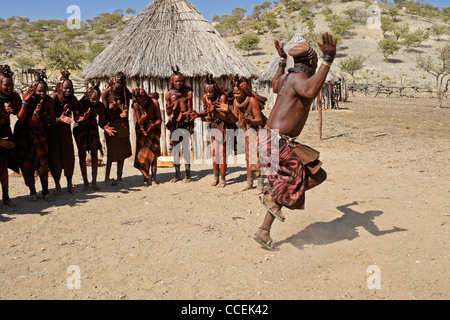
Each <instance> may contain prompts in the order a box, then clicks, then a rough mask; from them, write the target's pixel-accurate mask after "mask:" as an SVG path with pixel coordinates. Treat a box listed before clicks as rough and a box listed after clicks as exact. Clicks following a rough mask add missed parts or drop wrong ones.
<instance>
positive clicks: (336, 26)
mask: <svg viewBox="0 0 450 320" xmlns="http://www.w3.org/2000/svg"><path fill="white" fill-rule="evenodd" d="M325 21H328V22H330V29H331V32H332V33H333V34H336V35H341V36H346V35H349V34H350V32H351V30H352V29H353V21H352V20H350V19H347V18H344V17H341V16H339V15H337V14H332V15H329V16H327V17H326V18H325Z"/></svg>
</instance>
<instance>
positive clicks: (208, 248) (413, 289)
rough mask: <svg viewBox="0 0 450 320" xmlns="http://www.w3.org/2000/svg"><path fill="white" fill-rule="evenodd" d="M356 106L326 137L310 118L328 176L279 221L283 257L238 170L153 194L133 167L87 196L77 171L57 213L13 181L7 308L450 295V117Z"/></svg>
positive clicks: (2, 221) (428, 104)
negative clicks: (49, 302) (264, 231)
mask: <svg viewBox="0 0 450 320" xmlns="http://www.w3.org/2000/svg"><path fill="white" fill-rule="evenodd" d="M350 100H351V101H350V102H348V103H345V104H341V108H342V109H341V110H332V111H325V112H324V129H323V140H320V139H319V138H318V133H317V130H318V129H317V128H318V113H317V112H312V114H311V116H310V119H309V122H308V123H307V126H306V128H305V131H304V133H303V134H302V137H301V141H302V142H303V143H306V144H309V145H310V146H312V147H314V148H316V149H318V150H320V151H321V159H322V160H323V162H324V168H325V169H326V170H327V172H328V177H329V179H328V180H327V181H326V182H325V183H324V184H323V185H321V186H319V187H318V188H316V189H314V190H311V191H310V192H309V193H308V194H307V200H306V209H305V210H304V211H295V212H294V211H290V210H284V213H285V215H286V216H287V221H286V223H284V224H283V223H281V222H278V221H277V222H275V223H274V226H273V230H272V237H273V238H274V240H275V241H276V244H277V246H278V248H279V250H278V251H276V252H271V251H267V250H265V249H263V248H261V246H260V245H258V244H257V243H256V242H255V241H254V240H253V239H252V238H251V236H252V235H253V234H254V233H255V232H256V230H257V228H258V227H259V226H260V225H261V223H262V219H263V216H264V213H265V211H264V209H263V207H262V206H261V205H260V204H259V202H258V199H257V193H256V192H255V191H248V192H246V193H241V192H239V190H240V189H241V188H242V187H243V184H244V183H245V169H244V167H243V166H240V165H233V166H231V167H230V169H229V176H228V179H229V185H228V186H227V187H226V188H225V189H217V188H213V187H211V186H210V181H211V179H212V176H211V168H210V166H209V165H198V166H194V167H193V172H194V182H193V183H192V184H184V183H177V184H170V183H169V180H170V179H171V178H172V177H173V169H168V168H166V169H161V170H159V176H158V180H159V182H160V184H159V185H157V186H153V187H150V188H145V187H143V186H142V184H141V182H142V178H141V177H140V175H139V173H138V171H137V170H136V169H134V168H133V165H132V164H133V163H132V161H131V160H128V161H127V162H126V165H125V167H126V168H125V173H124V177H125V186H124V187H122V188H119V187H109V188H107V187H106V186H105V185H104V184H103V182H102V183H101V184H100V185H101V187H102V190H101V191H100V192H97V193H94V192H87V193H86V192H83V191H82V187H81V184H82V179H81V175H80V173H79V169H78V166H77V168H76V172H77V173H76V176H75V177H74V182H75V183H76V184H77V189H78V194H77V195H76V196H72V195H70V194H68V193H66V192H65V193H64V194H63V195H62V196H60V197H58V198H57V200H56V201H54V202H53V203H47V202H44V201H43V200H39V201H38V202H37V203H30V202H28V201H27V195H28V192H27V189H26V188H25V186H24V184H23V180H22V178H11V179H10V183H11V191H10V194H11V197H12V198H13V200H14V201H15V202H16V203H17V204H18V207H17V208H15V209H10V208H7V207H5V206H3V207H1V215H0V243H1V244H2V250H1V251H0V298H1V299H63V300H65V299H67V300H72V299H74V300H77V299H114V300H118V299H160V300H178V299H189V300H190V299H194V300H197V299H201V300H221V299H232V300H241V299H245V300H247V299H250V300H253V299H255V300H274V299H277V300H278V299H281V300H303V299H338V300H340V299H344V300H346V299H408V300H409V299H433V300H434V299H448V298H450V277H449V276H450V272H449V270H448V267H449V247H448V245H447V242H448V240H449V225H450V224H449V219H450V201H449V191H450V186H449V181H450V176H449V175H450V174H449V169H448V167H447V165H448V161H449V155H450V140H449V137H450V129H449V126H448V124H449V123H450V109H449V108H442V109H436V108H434V106H435V101H431V100H427V99H383V98H382V99H372V98H369V99H363V98H362V97H351V98H350ZM445 105H446V106H449V103H448V101H447V102H446V104H445ZM114 172H115V167H114V168H113V173H114ZM103 174H104V167H102V168H101V169H100V174H99V176H100V177H103ZM113 177H115V174H113ZM39 186H40V184H38V190H40V187H39ZM53 186H54V185H53V182H52V181H51V183H50V187H51V188H53ZM63 187H65V183H63ZM71 266H75V269H71V268H73V267H71ZM373 266H375V267H373ZM371 268H372V269H371ZM74 270H75V271H74ZM372 270H375V271H372ZM78 271H79V273H78ZM368 271H369V272H368ZM68 272H69V273H68ZM74 279H79V282H76V281H74ZM374 279H375V280H374ZM377 279H378V281H376V280H377ZM78 284H79V285H80V287H79V289H76V285H78ZM74 286H75V287H74Z"/></svg>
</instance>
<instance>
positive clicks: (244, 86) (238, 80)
mask: <svg viewBox="0 0 450 320" xmlns="http://www.w3.org/2000/svg"><path fill="white" fill-rule="evenodd" d="M231 82H232V85H233V88H238V89H239V90H240V91H242V92H243V93H244V94H245V95H246V96H249V97H253V98H256V94H255V93H254V92H253V91H252V89H251V88H250V86H249V85H248V83H247V81H246V80H245V79H244V78H242V77H239V76H238V75H235V76H233V78H232V79H231Z"/></svg>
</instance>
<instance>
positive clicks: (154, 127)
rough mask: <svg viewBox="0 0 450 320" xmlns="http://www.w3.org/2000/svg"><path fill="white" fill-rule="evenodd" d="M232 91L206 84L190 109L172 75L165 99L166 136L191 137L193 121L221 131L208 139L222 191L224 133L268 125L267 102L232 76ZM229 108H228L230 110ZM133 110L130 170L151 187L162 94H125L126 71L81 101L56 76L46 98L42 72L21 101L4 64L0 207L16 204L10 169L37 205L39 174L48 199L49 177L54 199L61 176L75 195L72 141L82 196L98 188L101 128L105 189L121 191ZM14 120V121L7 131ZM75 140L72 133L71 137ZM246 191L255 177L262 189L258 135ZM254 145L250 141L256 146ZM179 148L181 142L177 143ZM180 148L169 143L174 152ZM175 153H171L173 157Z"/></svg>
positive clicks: (0, 72)
mask: <svg viewBox="0 0 450 320" xmlns="http://www.w3.org/2000/svg"><path fill="white" fill-rule="evenodd" d="M231 85H232V88H233V89H232V90H226V89H223V88H221V87H220V86H219V85H218V84H217V83H216V82H215V81H214V80H213V79H212V77H207V79H206V83H205V85H204V97H203V101H202V102H203V109H202V111H201V112H196V111H194V109H193V107H192V89H190V88H189V87H187V86H186V85H185V78H184V76H183V75H182V74H181V73H180V72H179V70H177V69H174V74H173V76H172V79H171V88H170V90H169V91H168V92H167V93H166V96H165V102H166V112H167V116H168V119H169V121H168V123H167V125H166V128H167V129H168V130H169V131H170V133H171V134H173V132H174V131H175V130H177V129H180V128H184V129H188V130H190V133H191V134H192V133H193V126H194V125H193V124H194V119H196V118H201V119H202V121H206V122H209V123H210V128H211V129H216V130H219V132H221V133H222V135H221V136H220V137H212V146H213V159H214V161H213V171H214V180H213V182H212V185H213V186H217V187H225V186H226V173H227V161H226V154H225V150H226V132H227V129H231V128H237V127H239V128H241V129H243V130H245V131H247V130H248V129H255V130H258V129H259V128H263V127H264V125H265V120H266V119H265V116H264V115H263V113H262V111H261V110H262V107H263V104H264V102H265V99H264V98H263V97H260V96H258V95H256V94H255V93H253V92H252V90H251V88H250V86H249V84H248V83H247V82H246V81H245V79H243V78H241V77H239V76H235V77H233V79H232V81H231ZM231 106H232V108H231ZM130 108H133V110H134V115H135V119H134V120H135V129H136V152H135V159H134V167H135V168H136V169H138V170H139V171H140V172H141V174H142V176H143V178H144V184H145V185H147V186H150V185H152V182H155V181H156V171H157V159H158V157H159V156H160V155H161V148H160V138H161V126H162V116H161V111H160V105H159V96H158V94H156V93H150V94H149V93H147V92H146V91H145V90H144V89H143V88H135V89H133V90H132V91H130V90H129V89H128V88H127V86H126V78H125V75H124V74H123V73H117V74H115V75H114V76H113V77H112V78H111V80H110V82H109V85H108V86H107V88H106V89H104V90H103V91H101V90H100V89H99V85H98V84H92V85H91V86H90V87H89V88H88V89H87V91H86V92H85V94H84V95H83V97H82V98H81V99H79V100H78V99H77V98H76V97H75V94H74V87H73V83H72V81H71V80H70V73H69V72H67V71H63V72H61V78H60V80H59V81H58V83H57V84H56V87H55V90H54V92H53V93H49V86H48V84H47V82H46V76H45V73H43V74H39V75H38V76H37V78H36V80H35V81H34V82H33V83H32V84H31V86H30V88H29V89H28V90H27V91H26V92H25V93H22V97H21V96H20V95H19V94H18V93H17V92H16V91H15V90H14V81H13V72H12V71H11V69H10V68H9V66H7V65H2V66H0V134H1V137H0V182H1V185H2V191H3V204H4V205H7V206H11V207H13V206H15V204H14V202H13V201H12V200H11V199H10V197H9V191H8V168H9V169H11V170H13V171H15V172H17V173H21V174H22V176H23V178H24V181H25V185H26V186H27V187H28V188H29V191H30V198H29V199H30V200H31V201H37V199H38V198H37V192H36V186H35V175H36V173H37V175H38V176H39V180H40V182H41V185H42V196H43V199H44V200H47V201H52V200H53V197H52V195H50V192H49V185H48V180H49V173H50V174H51V177H52V178H53V180H54V183H55V189H56V194H61V193H62V188H61V184H60V180H61V177H62V173H63V171H64V176H65V178H66V180H67V190H68V192H70V193H74V192H75V188H74V186H73V181H72V177H73V175H74V168H75V150H74V141H75V145H76V147H77V149H78V158H79V166H80V170H81V174H82V177H83V185H84V190H85V191H87V190H89V189H90V188H91V187H92V189H93V190H94V191H98V190H100V188H99V186H98V183H97V173H98V163H99V157H98V153H99V152H100V153H102V152H103V147H102V144H101V140H100V134H99V127H100V128H101V129H103V130H104V133H105V135H104V136H105V141H106V152H107V162H106V170H105V184H106V185H107V186H113V185H120V184H121V183H122V180H123V177H122V176H123V169H124V163H125V160H126V159H127V158H130V157H131V155H132V150H131V141H130V127H129V111H130ZM11 115H15V116H16V117H17V121H16V122H15V125H14V128H13V129H12V128H11V119H10V118H11ZM72 134H73V135H72ZM246 139H247V140H246V155H247V157H246V158H247V185H246V187H245V188H244V190H249V189H253V188H254V187H253V174H254V173H255V174H256V175H257V176H258V188H262V177H261V176H260V170H259V164H258V159H250V158H251V154H253V153H251V152H249V145H250V144H251V143H253V142H255V143H257V142H256V139H257V137H256V136H255V137H252V135H251V134H249V135H247V137H246ZM251 140H254V141H253V142H252V141H251ZM178 142H179V141H178ZM178 142H174V143H173V144H172V147H174V146H175V145H176V144H177V143H178ZM88 153H90V163H91V167H92V176H91V184H90V183H89V179H88V172H87V166H88V165H87V161H86V158H87V155H88ZM177 157H179V154H174V158H177ZM113 163H117V179H112V178H111V177H110V175H111V169H112V164H113ZM180 180H181V173H180V165H179V162H176V164H175V178H174V179H172V180H171V182H177V181H180ZM185 182H191V174H190V165H189V163H186V177H185Z"/></svg>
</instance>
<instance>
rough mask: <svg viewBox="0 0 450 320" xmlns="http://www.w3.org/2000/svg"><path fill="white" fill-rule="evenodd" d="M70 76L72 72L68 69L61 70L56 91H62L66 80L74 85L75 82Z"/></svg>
mask: <svg viewBox="0 0 450 320" xmlns="http://www.w3.org/2000/svg"><path fill="white" fill-rule="evenodd" d="M69 77H70V72H69V71H67V70H62V71H61V78H60V79H59V80H58V83H56V87H55V91H54V92H56V93H60V92H61V91H62V87H63V85H64V82H66V81H68V82H70V84H71V85H72V87H73V83H72V80H70V79H69Z"/></svg>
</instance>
